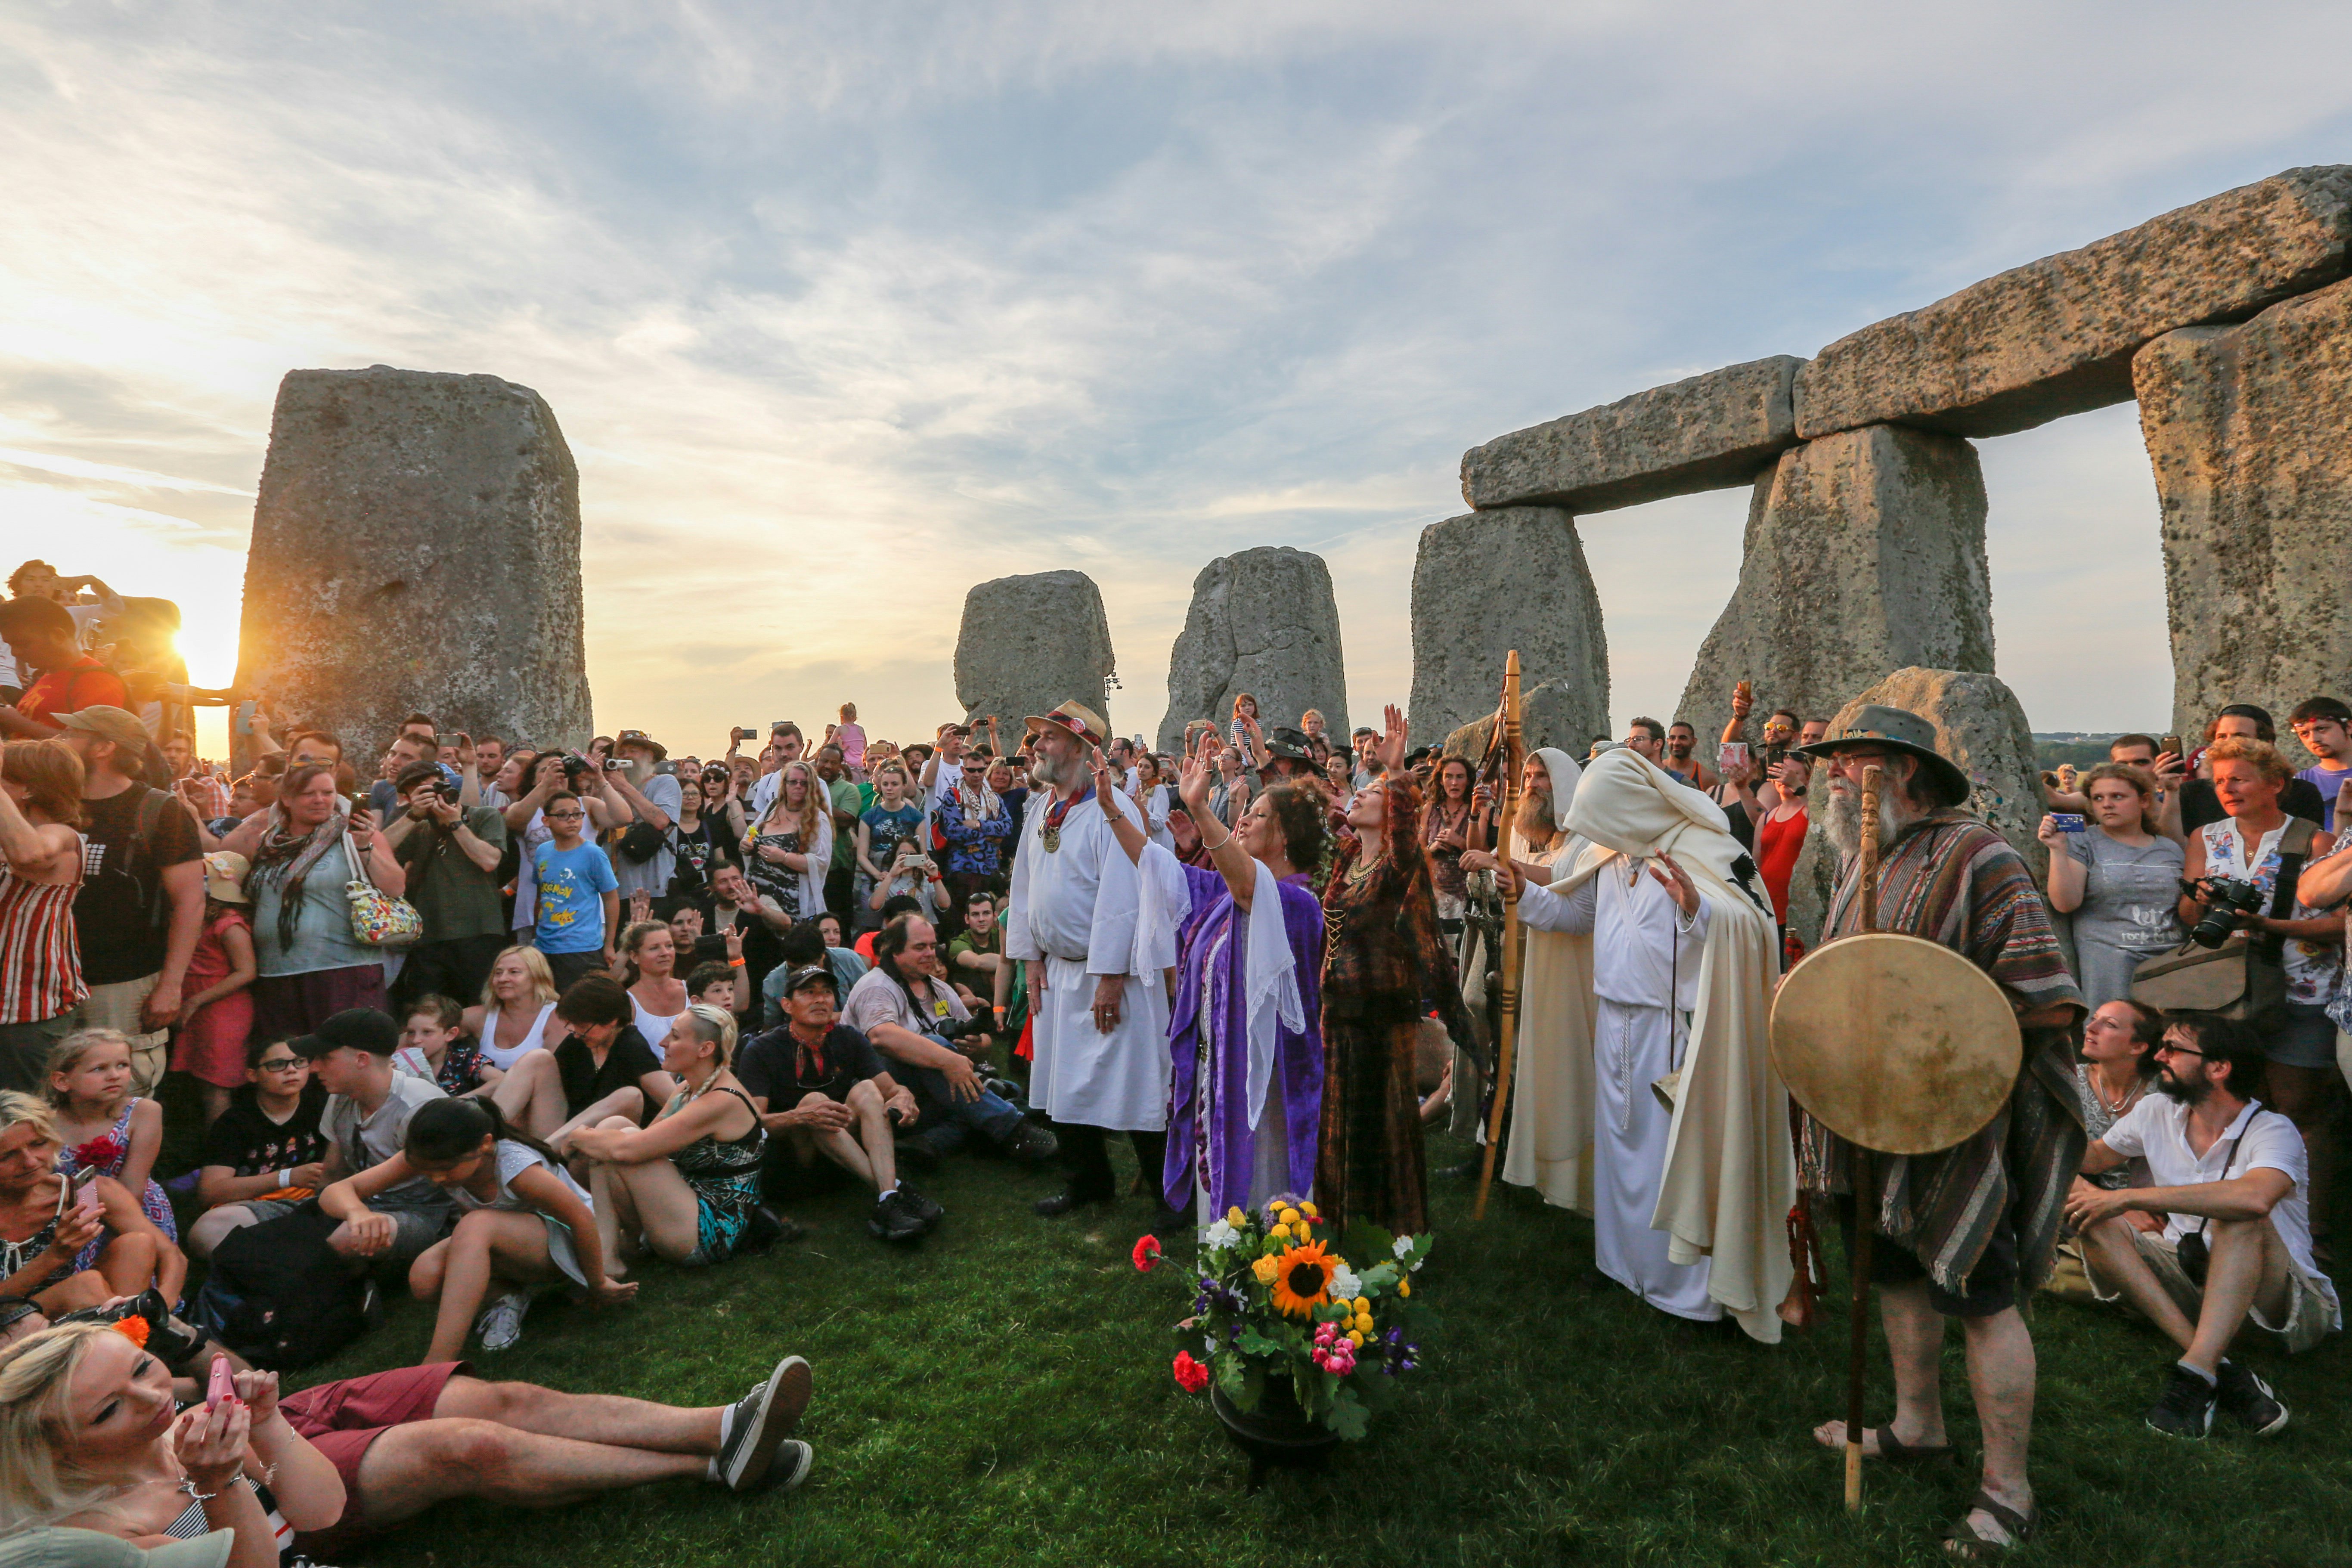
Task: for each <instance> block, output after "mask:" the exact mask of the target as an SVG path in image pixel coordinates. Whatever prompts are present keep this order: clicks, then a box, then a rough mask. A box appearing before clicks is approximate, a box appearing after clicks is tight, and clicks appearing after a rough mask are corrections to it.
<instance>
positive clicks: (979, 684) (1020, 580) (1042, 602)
mask: <svg viewBox="0 0 2352 1568" xmlns="http://www.w3.org/2000/svg"><path fill="white" fill-rule="evenodd" d="M1117 662H1118V661H1117V659H1116V658H1114V657H1113V655H1112V653H1111V647H1110V622H1109V621H1108V619H1106V618H1105V617H1104V616H1103V603H1102V591H1101V590H1100V589H1098V588H1097V587H1096V586H1095V580H1094V579H1093V578H1091V577H1089V576H1087V574H1085V573H1083V572H1069V571H1063V572H1038V573H1033V574H1029V575H1027V576H1022V577H999V578H997V579H995V580H994V581H993V582H988V583H982V584H977V585H975V586H974V587H973V588H972V590H971V592H970V593H968V594H966V595H964V597H963V626H962V629H961V630H960V631H959V632H958V633H957V634H956V652H955V680H956V700H957V701H959V702H961V703H962V704H963V707H964V718H965V720H966V721H971V720H975V719H986V718H988V717H990V716H992V715H993V716H995V717H996V718H998V719H1001V720H1002V721H1003V722H1004V724H1005V725H1006V726H1007V728H1008V731H1010V732H1008V733H1007V734H1006V736H1005V743H1006V744H1007V745H1010V744H1012V743H1013V735H1014V734H1017V733H1018V732H1019V725H1020V721H1022V720H1023V719H1024V718H1025V717H1026V716H1028V715H1029V714H1032V713H1043V712H1045V711H1046V710H1048V709H1051V708H1052V707H1053V706H1054V705H1055V703H1057V702H1066V701H1069V700H1071V699H1073V698H1076V700H1078V701H1080V702H1083V703H1085V704H1086V705H1087V707H1089V708H1091V709H1093V710H1095V711H1096V712H1097V713H1099V714H1101V715H1102V717H1103V722H1104V723H1106V724H1111V725H1114V726H1115V725H1116V724H1117V722H1118V721H1117V720H1115V719H1114V718H1113V717H1112V716H1111V712H1110V708H1109V705H1108V702H1107V701H1106V700H1105V698H1104V691H1103V683H1104V682H1105V681H1106V680H1108V679H1109V678H1110V675H1111V672H1112V670H1113V669H1114V668H1116V666H1117ZM1114 732H1116V731H1114Z"/></svg>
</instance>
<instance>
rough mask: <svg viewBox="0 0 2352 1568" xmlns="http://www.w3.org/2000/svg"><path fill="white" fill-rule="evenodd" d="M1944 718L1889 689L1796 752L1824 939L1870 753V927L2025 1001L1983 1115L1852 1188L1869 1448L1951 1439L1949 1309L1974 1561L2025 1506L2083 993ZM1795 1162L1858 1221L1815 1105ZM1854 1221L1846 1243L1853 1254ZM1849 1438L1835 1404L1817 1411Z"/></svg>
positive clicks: (1827, 1438)
mask: <svg viewBox="0 0 2352 1568" xmlns="http://www.w3.org/2000/svg"><path fill="white" fill-rule="evenodd" d="M1936 739H1937V737H1936V729H1935V726H1934V725H1932V724H1930V723H1928V722H1927V721H1926V720H1925V719H1922V718H1920V717H1919V716H1918V715H1917V714H1916V713H1909V712H1906V711H1905V710H1902V709H1900V708H1881V707H1876V706H1870V707H1864V708H1863V709H1861V710H1859V711H1858V712H1856V713H1855V715H1854V716H1853V719H1852V720H1851V721H1848V722H1847V723H1846V724H1845V725H1844V726H1843V728H1842V729H1840V730H1839V731H1838V732H1837V734H1836V735H1835V736H1834V737H1833V738H1824V739H1822V740H1820V741H1817V742H1812V743H1811V744H1808V745H1805V746H1802V747H1800V748H1799V750H1798V752H1797V753H1796V754H1800V755H1803V756H1806V757H1809V758H1811V760H1812V761H1814V762H1818V763H1827V764H1828V766H1829V770H1830V780H1829V786H1830V799H1829V811H1828V814H1827V816H1826V819H1825V821H1824V823H1823V827H1824V829H1825V830H1826V831H1827V833H1828V834H1829V837H1830V841H1831V842H1832V844H1833V845H1835V846H1836V847H1837V850H1838V854H1839V858H1840V861H1841V864H1840V867H1839V870H1838V879H1837V887H1836V889H1835V891H1834V892H1833V893H1832V895H1831V899H1830V908H1829V913H1828V915H1827V917H1826V918H1825V919H1824V920H1823V921H1822V942H1823V943H1824V944H1827V943H1828V942H1832V941H1834V940H1836V939H1837V938H1839V937H1843V936H1851V935H1853V934H1855V933H1856V932H1858V931H1861V929H1862V919H1861V887H1862V863H1861V846H1862V797H1861V787H1862V783H1863V774H1864V770H1865V769H1867V768H1869V767H1872V766H1875V767H1877V768H1878V769H1879V770H1880V784H1879V832H1878V843H1879V865H1878V900H1877V920H1876V926H1875V929H1877V930H1879V931H1896V932H1900V933H1903V934H1905V935H1908V936H1916V937H1921V938H1924V939H1925V940H1927V941H1928V942H1937V943H1940V944H1941V945H1943V946H1945V947H1948V948H1950V949H1952V950H1953V951H1954V952H1958V953H1959V954H1960V955H1961V956H1962V957H1964V958H1966V959H1968V960H1969V962H1970V963H1974V964H1975V965H1976V966H1977V967H1978V968H1979V969H1981V970H1983V971H1984V972H1985V973H1987V974H1988V975H1990V976H1991V978H1992V980H1993V982H1994V984H1998V985H1999V986H2000V988H2001V991H2002V993H2003V994H2004V995H2006V996H2007V998H2008V1000H2009V1004H2010V1005H2011V1007H2012V1008H2014V1009H2015V1010H2016V1012H2017V1022H2018V1026H2019V1028H2020V1029H2021V1032H2022V1033H2023V1035H2024V1044H2025V1063H2024V1070H2023V1071H2021V1072H2020V1073H2019V1074H2018V1075H2017V1083H2016V1086H2015V1087H2014V1088H2013V1089H2011V1090H2010V1096H2009V1103H2008V1105H2007V1106H2006V1107H2005V1108H2004V1109H2003V1110H2002V1111H2001V1113H2000V1114H1999V1115H1997V1116H1995V1117H1994V1118H1993V1119H1992V1121H1991V1122H1990V1124H1989V1125H1987V1126H1986V1127H1985V1129H1984V1130H1983V1131H1980V1132H1978V1133H1977V1134H1976V1135H1974V1136H1973V1137H1971V1138H1969V1139H1968V1140H1966V1141H1965V1142H1961V1143H1959V1144H1958V1145H1957V1146H1955V1147H1953V1148H1950V1149H1946V1150H1943V1151H1941V1152H1937V1153H1934V1154H1913V1155H1908V1156H1904V1155H1891V1154H1878V1155H1876V1156H1874V1158H1873V1160H1872V1161H1871V1190H1870V1192H1869V1193H1868V1194H1866V1202H1865V1203H1864V1204H1863V1205H1859V1206H1860V1207H1861V1209H1862V1212H1863V1215H1864V1218H1866V1220H1867V1223H1868V1224H1869V1225H1870V1227H1871V1230H1872V1233H1873V1237H1874V1240H1873V1245H1872V1249H1871V1260H1870V1261H1871V1269H1870V1274H1871V1279H1872V1281H1873V1282H1874V1284H1875V1285H1876V1286H1877V1287H1878V1311H1879V1319H1880V1321H1881V1322H1882V1323H1883V1324H1884V1325H1885V1330H1886V1345H1887V1352H1888V1355H1889V1357H1890V1359H1891V1360H1892V1361H1893V1363H1894V1369H1895V1414H1894V1415H1893V1416H1892V1417H1890V1418H1889V1419H1888V1420H1887V1421H1886V1423H1885V1425H1884V1426H1873V1427H1870V1428H1869V1429H1867V1430H1866V1431H1864V1433H1863V1434H1862V1450H1863V1453H1864V1455H1865V1456H1866V1457H1868V1458H1883V1459H1886V1460H1888V1461H1890V1462H1901V1461H1903V1460H1905V1459H1906V1458H1927V1457H1933V1456H1940V1455H1946V1454H1948V1453H1950V1451H1951V1449H1950V1445H1949V1442H1948V1438H1947V1437H1946V1436H1945V1429H1944V1404H1943V1385H1942V1363H1943V1356H1942V1346H1943V1342H1944V1323H1945V1320H1946V1319H1948V1318H1958V1320H1959V1321H1960V1327H1961V1329H1962V1330H1963V1335H1962V1338H1963V1341H1964V1342H1965V1344H1966V1348H1967V1352H1968V1367H1969V1392H1970V1393H1971V1394H1973V1395H1974V1396H1975V1399H1976V1407H1977V1418H1978V1421H1979V1425H1980V1426H1981V1428H1982V1432H1983V1442H1984V1464H1983V1468H1982V1471H1981V1472H1980V1476H1979V1489H1978V1491H1977V1494H1976V1497H1975V1499H1974V1500H1973V1501H1972V1502H1971V1504H1970V1505H1969V1511H1968V1512H1967V1513H1966V1514H1964V1515H1963V1516H1962V1517H1961V1519H1960V1521H1959V1522H1958V1524H1957V1525H1955V1526H1954V1529H1953V1533H1952V1540H1953V1541H1954V1542H1955V1543H1956V1544H1955V1551H1956V1552H1957V1553H1960V1554H1967V1555H1971V1556H1972V1557H1973V1558H1974V1560H1976V1561H1984V1560H1985V1559H1986V1558H1987V1557H1988V1556H1989V1555H1990V1554H1991V1553H1994V1552H2000V1551H2002V1550H2004V1549H2006V1548H2008V1547H2010V1546H2012V1545H2016V1544H2018V1543H2020V1542H2023V1541H2024V1539H2025V1538H2026V1536H2027V1535H2028V1533H2030V1532H2031V1531H2032V1525H2033V1519H2034V1508H2033V1489H2032V1485H2031V1483H2030V1482H2029V1481H2028V1480H2027V1479H2026V1468H2025V1457H2026V1449H2027V1446H2028V1442H2029V1440H2030V1438H2031V1437H2032V1430H2033V1394H2034V1356H2033V1339H2032V1334H2031V1333H2030V1332H2029V1331H2028V1330H2027V1328H2026V1325H2025V1320H2024V1319H2023V1317H2021V1315H2020V1314H2019V1312H2018V1303H2019V1302H2021V1301H2022V1300H2025V1299H2026V1298H2027V1297H2028V1296H2030V1295H2032V1293H2033V1291H2034V1290H2035V1289H2037V1288H2038V1287H2039V1286H2040V1285H2041V1284H2042V1281H2043V1280H2044V1279H2047V1278H2049V1274H2050V1267H2051V1258H2052V1254H2053V1250H2054V1249H2055V1247H2056V1246H2057V1241H2058V1227H2059V1222H2060V1220H2061V1218H2062V1217H2063V1206H2064V1204H2065V1200H2066V1196H2067V1193H2068V1191H2069V1190H2070V1188H2071V1187H2072V1185H2073V1183H2074V1173H2075V1172H2076V1170H2077V1169H2078V1168H2079V1166H2080V1165H2081V1163H2082V1158H2083V1150H2084V1143H2085V1137H2084V1131H2083V1129H2082V1126H2081V1125H2080V1121H2081V1110H2080V1108H2079V1105H2078V1103H2077V1101H2076V1100H2075V1094H2074V1069H2073V1061H2074V1048H2073V1046H2072V1043H2071V1041H2070V1038H2069V1035H2068V1029H2069V1027H2070V1026H2071V1025H2072V1024H2073V1023H2074V1019H2075V1018H2076V1017H2078V1016H2080V1015H2081V1013H2082V1011H2083V1004H2082V996H2081V994H2080V993H2079V992H2078V991H2077V990H2076V989H2075V986H2074V977H2073V976H2072V975H2070V974H2069V973H2067V972H2066V964H2065V960H2064V957H2063V954H2062V953H2061V952H2060V951H2059V948H2058V939H2057V936H2056V934H2055V933H2054V932H2053V930H2052V928H2051V924H2050V914H2049V910H2048V909H2047V908H2046V907H2045V906H2044V905H2043V904H2042V895H2041V893H2040V892H2039V891H2038V890H2037V889H2035V887H2034V885H2033V876H2032V872H2031V871H2030V870H2028V869H2027V868H2026V865H2025V862H2024V860H2023V859H2022V858H2020V857H2019V855H2018V853H2017V851H2016V850H2015V849H2012V848H2011V847H2010V846H2009V843H2008V841H2007V840H2005V839H2003V838H2002V837H2001V836H2000V834H1998V833H1996V832H1994V831H1993V830H1992V829H1991V828H1990V827H1988V826H1985V824H1984V823H1983V822H1981V821H1979V820H1978V819H1977V818H1976V817H1974V816H1969V815H1968V814H1967V813H1965V812H1963V811H1961V810H1959V809H1958V807H1959V806H1960V805H1962V804H1963V803H1964V802H1965V801H1967V799H1968V798H1969V794H1970V786H1969V777H1968V775H1967V774H1966V773H1962V772H1961V771H1960V769H1959V768H1958V765H1956V764H1955V763H1952V762H1951V761H1950V759H1948V758H1947V757H1945V756H1944V755H1943V754H1942V753H1941V752H1938V751H1937V747H1936ZM1798 1163H1799V1167H1800V1171H1801V1181H1802V1184H1803V1185H1804V1187H1805V1190H1806V1191H1808V1192H1815V1193H1822V1194H1835V1195H1836V1197H1837V1200H1838V1202H1839V1203H1840V1205H1842V1206H1843V1210H1844V1212H1845V1214H1846V1215H1847V1216H1848V1219H1847V1223H1848V1224H1849V1225H1852V1224H1853V1214H1854V1210H1855V1208H1856V1206H1857V1205H1855V1203H1854V1198H1853V1168H1854V1167H1853V1150H1852V1147H1851V1146H1850V1145H1849V1144H1847V1143H1846V1142H1844V1140H1843V1139H1841V1138H1839V1137H1837V1136H1836V1135H1835V1134H1833V1133H1832V1132H1831V1131H1829V1129H1828V1128H1826V1127H1823V1126H1822V1124H1821V1123H1820V1122H1818V1121H1814V1120H1813V1119H1812V1118H1811V1116H1807V1117H1805V1118H1804V1119H1803V1121H1802V1124H1801V1131H1800V1134H1799V1147H1798ZM1852 1234H1853V1233H1852V1232H1851V1230H1849V1232H1848V1244H1847V1255H1848V1256H1849V1257H1851V1256H1852V1255H1853V1244H1852ZM1813 1436H1814V1439H1815V1440H1816V1441H1817V1442H1819V1443H1821V1444H1822V1446H1823V1447H1830V1448H1842V1447H1844V1445H1845V1440H1846V1431H1845V1423H1844V1422H1843V1421H1826V1422H1823V1423H1822V1425H1821V1426H1817V1427H1815V1428H1814V1429H1813Z"/></svg>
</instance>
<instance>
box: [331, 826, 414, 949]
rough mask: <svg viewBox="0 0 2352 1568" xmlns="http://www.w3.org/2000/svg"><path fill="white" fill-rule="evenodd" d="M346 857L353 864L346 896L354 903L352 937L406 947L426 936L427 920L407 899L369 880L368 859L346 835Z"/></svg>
mask: <svg viewBox="0 0 2352 1568" xmlns="http://www.w3.org/2000/svg"><path fill="white" fill-rule="evenodd" d="M343 854H344V855H345V857H346V858H349V859H350V861H351V866H352V879H351V880H350V881H348V882H346V883H344V884H343V896H344V897H345V898H348V899H349V900H351V901H352V937H353V939H354V940H356V941H358V942H361V943H362V945H364V946H368V947H406V946H407V945H408V944H409V943H410V942H415V940H416V939H417V938H418V937H421V936H423V935H424V934H425V917H424V916H423V915H420V914H418V913H417V912H416V906H415V904H412V903H410V902H409V901H408V900H406V899H397V898H394V897H393V896H392V895H391V894H390V893H387V892H385V891H384V890H383V889H382V888H379V887H377V886H376V885H375V884H374V883H373V881H371V880H369V879H368V873H367V860H366V858H364V857H363V856H362V855H361V854H360V852H359V849H358V847H356V846H354V845H353V844H352V836H351V835H350V834H348V833H346V834H344V835H343Z"/></svg>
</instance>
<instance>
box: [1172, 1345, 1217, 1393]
mask: <svg viewBox="0 0 2352 1568" xmlns="http://www.w3.org/2000/svg"><path fill="white" fill-rule="evenodd" d="M1176 1386H1177V1387H1179V1388H1181V1389H1182V1390H1183V1391H1184V1392H1185V1393H1187V1394H1198V1393H1200V1392H1201V1390H1202V1389H1204V1388H1206V1387H1208V1386H1209V1369H1208V1368H1207V1367H1205V1366H1202V1364H1201V1363H1199V1362H1197V1361H1194V1360H1193V1359H1192V1352H1191V1351H1178V1352H1176Z"/></svg>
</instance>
